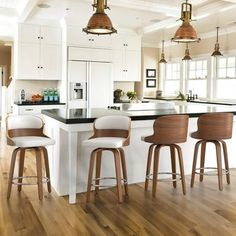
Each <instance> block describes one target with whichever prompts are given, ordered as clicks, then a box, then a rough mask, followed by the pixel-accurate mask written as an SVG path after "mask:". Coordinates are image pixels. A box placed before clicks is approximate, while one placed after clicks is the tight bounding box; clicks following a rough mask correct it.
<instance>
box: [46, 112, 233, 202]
mask: <svg viewBox="0 0 236 236" xmlns="http://www.w3.org/2000/svg"><path fill="white" fill-rule="evenodd" d="M44 119H45V123H46V126H45V127H46V132H47V134H48V135H49V136H50V137H52V138H53V139H55V141H56V144H55V145H54V146H52V147H48V154H49V165H50V172H51V183H52V186H53V188H54V190H55V191H56V192H57V193H58V195H59V196H64V195H69V203H71V204H73V203H76V193H80V192H85V191H86V189H87V176H88V168H89V160H90V153H91V151H92V150H91V149H90V148H87V147H86V148H84V147H82V145H81V142H82V141H83V140H86V139H88V138H89V137H90V136H91V135H92V123H78V124H65V123H63V122H60V121H58V120H56V119H53V118H51V117H49V116H47V115H44ZM153 122H154V120H141V121H132V123H131V142H130V145H129V146H128V147H126V148H125V154H126V164H127V173H128V183H129V184H132V183H138V182H144V181H145V171H146V161H147V152H148V147H149V145H150V144H148V143H145V142H143V141H141V136H145V135H150V134H152V126H153ZM235 122H236V120H235V119H234V123H235ZM196 129H197V118H190V119H189V133H190V132H192V131H195V130H196ZM235 129H236V125H235V124H234V131H233V137H232V139H230V140H226V143H227V147H228V156H229V166H230V168H233V167H236V158H235V153H236V148H235V144H236V136H235V135H236V130H235ZM196 141H197V140H195V139H192V138H190V137H189V136H188V139H187V142H186V143H183V144H180V146H181V148H182V151H183V159H184V168H185V174H187V175H189V174H191V168H192V160H193V152H194V145H195V143H196ZM104 159H105V160H104ZM199 159H200V158H199ZM177 165H178V162H177ZM198 166H199V165H198ZM205 166H210V167H216V156H215V147H214V146H213V144H211V143H210V144H208V145H207V152H206V162H205ZM223 166H224V165H223ZM177 170H179V169H178V166H177ZM159 171H163V172H171V161H170V153H169V149H168V148H167V147H165V148H163V149H162V150H161V157H160V164H159ZM101 176H109V177H111V176H115V166H114V158H113V155H112V153H111V152H109V151H104V152H103V160H102V170H101ZM206 181H207V180H206ZM112 183H114V181H112ZM106 184H111V183H109V182H106ZM224 184H226V181H225V180H224ZM189 186H190V183H188V182H187V192H188V187H189ZM170 187H171V186H170ZM217 188H218V187H217V186H216V189H217ZM179 189H180V193H181V194H182V192H181V188H180V185H179Z"/></svg>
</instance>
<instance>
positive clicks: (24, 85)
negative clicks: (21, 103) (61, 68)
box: [14, 80, 58, 101]
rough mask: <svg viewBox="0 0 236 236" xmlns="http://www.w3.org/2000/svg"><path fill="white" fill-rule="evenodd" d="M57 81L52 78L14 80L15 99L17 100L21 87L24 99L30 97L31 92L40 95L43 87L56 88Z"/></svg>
mask: <svg viewBox="0 0 236 236" xmlns="http://www.w3.org/2000/svg"><path fill="white" fill-rule="evenodd" d="M57 83H58V82H57V81H53V80H45V81H44V80H15V99H14V100H15V101H18V100H19V93H20V91H21V89H24V90H25V94H26V99H27V100H29V99H31V96H32V95H33V94H40V95H42V90H43V89H44V88H57V87H58V84H57Z"/></svg>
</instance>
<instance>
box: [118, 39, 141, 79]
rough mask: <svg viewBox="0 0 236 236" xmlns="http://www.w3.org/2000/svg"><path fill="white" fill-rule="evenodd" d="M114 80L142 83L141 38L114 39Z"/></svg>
mask: <svg viewBox="0 0 236 236" xmlns="http://www.w3.org/2000/svg"><path fill="white" fill-rule="evenodd" d="M113 48H114V50H113V80H114V81H141V37H140V36H123V37H122V36H118V35H117V36H115V37H114V38H113Z"/></svg>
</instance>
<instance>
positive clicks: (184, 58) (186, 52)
mask: <svg viewBox="0 0 236 236" xmlns="http://www.w3.org/2000/svg"><path fill="white" fill-rule="evenodd" d="M182 60H183V61H189V60H192V58H191V57H190V53H189V48H188V43H186V49H185V54H184V57H183V59H182Z"/></svg>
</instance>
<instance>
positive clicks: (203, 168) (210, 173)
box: [195, 167, 229, 176]
mask: <svg viewBox="0 0 236 236" xmlns="http://www.w3.org/2000/svg"><path fill="white" fill-rule="evenodd" d="M201 170H218V168H217V167H201V168H196V171H195V174H198V175H208V176H216V175H218V173H215V172H206V173H205V172H204V173H201V172H199V171H201ZM222 174H223V175H227V174H229V171H228V170H226V169H222Z"/></svg>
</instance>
